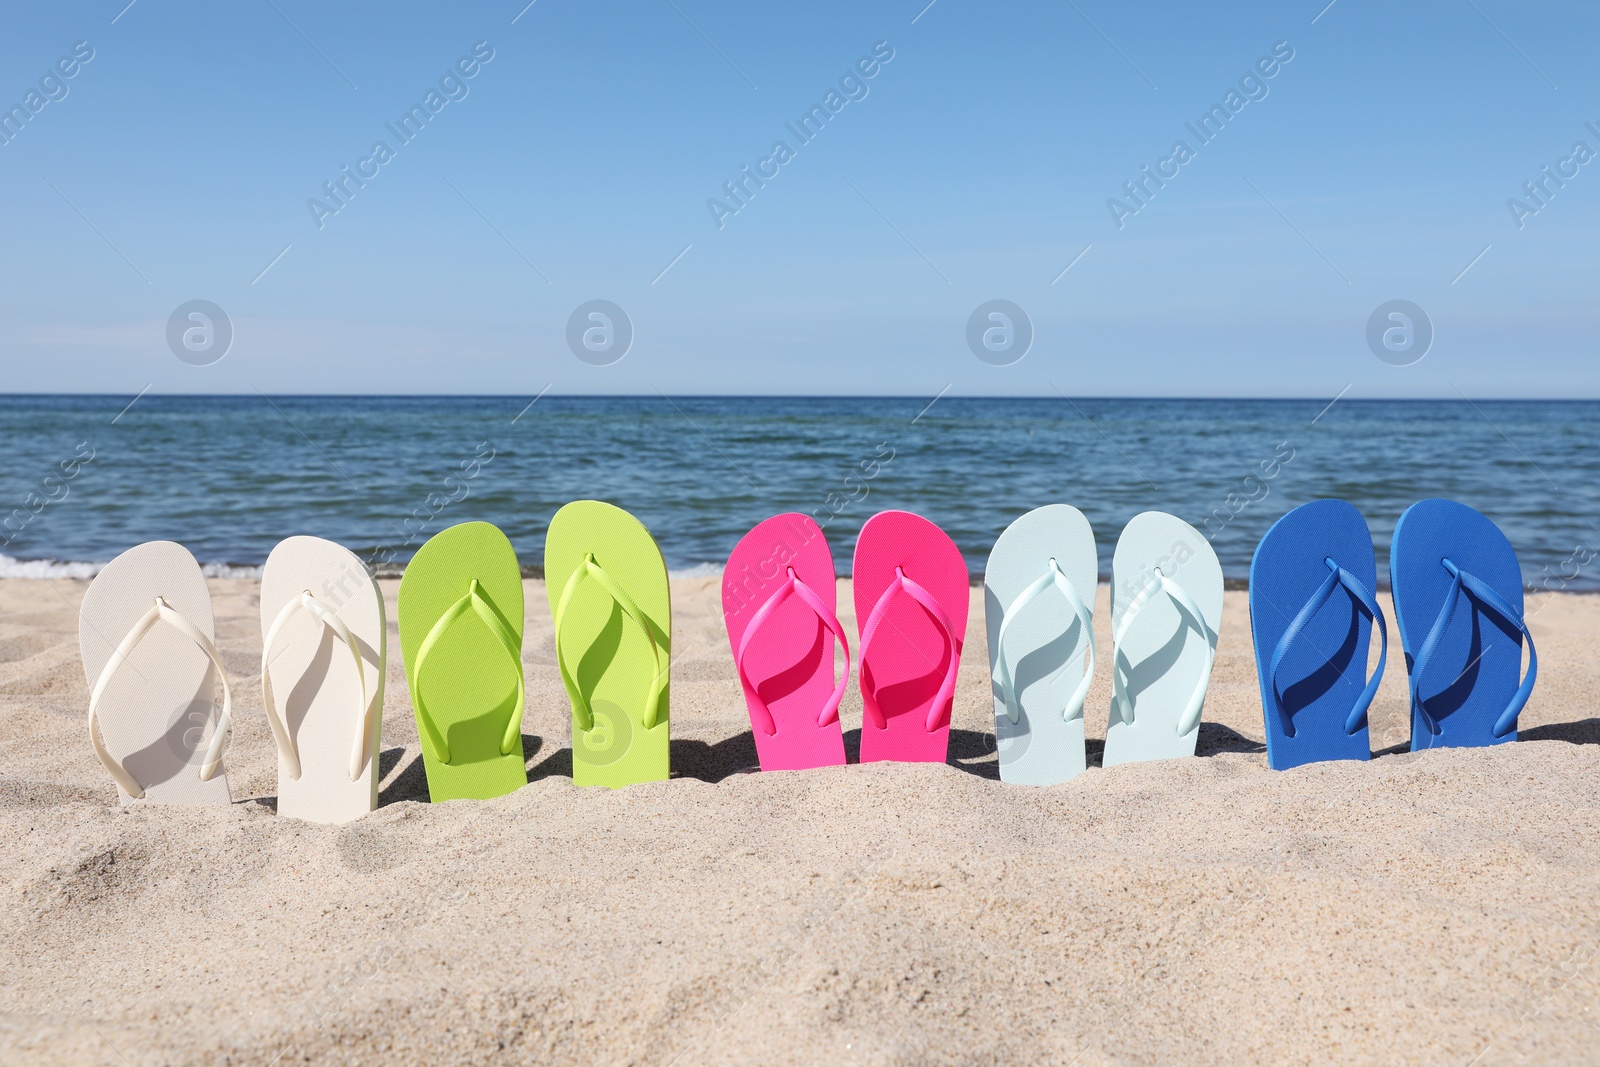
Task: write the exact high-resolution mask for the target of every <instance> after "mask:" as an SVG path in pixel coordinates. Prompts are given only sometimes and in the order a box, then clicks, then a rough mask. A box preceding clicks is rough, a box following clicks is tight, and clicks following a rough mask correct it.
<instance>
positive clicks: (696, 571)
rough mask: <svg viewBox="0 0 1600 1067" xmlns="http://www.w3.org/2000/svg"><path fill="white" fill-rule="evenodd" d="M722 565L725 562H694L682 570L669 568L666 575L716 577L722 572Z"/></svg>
mask: <svg viewBox="0 0 1600 1067" xmlns="http://www.w3.org/2000/svg"><path fill="white" fill-rule="evenodd" d="M724 566H726V564H722V563H696V564H695V565H694V566H692V567H685V568H683V569H682V570H676V571H674V570H669V571H667V577H668V578H716V577H719V576H720V575H721V574H722V568H723V567H724Z"/></svg>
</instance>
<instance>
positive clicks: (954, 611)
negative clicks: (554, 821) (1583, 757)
mask: <svg viewBox="0 0 1600 1067" xmlns="http://www.w3.org/2000/svg"><path fill="white" fill-rule="evenodd" d="M1391 571H1392V574H1393V587H1394V589H1395V604H1396V614H1397V616H1398V618H1399V620H1400V626H1401V633H1402V639H1403V643H1404V645H1405V648H1406V652H1407V665H1408V667H1409V668H1410V672H1411V698H1412V712H1413V747H1414V748H1424V747H1436V746H1439V745H1451V744H1488V743H1493V742H1494V741H1499V740H1508V739H1513V738H1514V737H1515V728H1516V719H1517V715H1518V713H1519V712H1520V711H1521V709H1522V707H1523V705H1524V704H1526V702H1527V699H1528V695H1529V694H1530V693H1531V691H1532V688H1533V684H1534V680H1535V678H1536V676H1537V658H1536V654H1535V653H1534V652H1533V647H1532V637H1531V635H1529V634H1528V631H1527V626H1526V623H1525V622H1524V620H1523V618H1522V586H1521V577H1520V569H1519V568H1518V565H1517V561H1516V556H1515V553H1514V552H1513V551H1512V549H1511V546H1510V543H1509V542H1508V541H1507V540H1506V539H1505V537H1504V535H1503V534H1501V533H1500V532H1499V530H1498V529H1496V528H1495V527H1494V525H1493V524H1492V523H1491V522H1490V521H1489V520H1488V519H1486V518H1484V517H1483V516H1482V515H1479V514H1478V513H1477V512H1475V511H1472V510H1471V509H1470V508H1466V507H1465V506H1463V505H1460V504H1455V503H1453V502H1450V501H1437V500H1434V501H1424V502H1422V503H1421V504H1418V505H1416V506H1414V507H1413V508H1411V509H1410V510H1408V511H1407V512H1406V514H1405V515H1404V516H1402V518H1401V520H1400V523H1399V524H1398V525H1397V527H1396V532H1395V539H1394V548H1393V551H1392V553H1391ZM1441 575H1442V577H1441ZM852 577H853V582H852V587H853V593H854V599H855V609H856V618H857V620H858V623H859V645H858V649H859V658H860V664H861V666H860V670H859V683H860V688H861V694H862V704H863V723H862V732H861V759H862V760H863V761H866V762H871V761H875V760H902V761H929V762H943V761H944V760H945V758H946V754H947V749H948V740H949V728H950V714H951V708H952V704H953V698H954V692H955V686H956V680H957V673H958V670H959V667H960V657H961V648H962V644H963V642H964V639H965V633H966V621H967V605H968V575H967V569H966V564H965V562H964V560H963V559H962V556H961V553H960V552H959V550H958V549H957V548H956V546H955V544H954V543H953V542H952V541H951V540H950V538H949V537H948V536H946V535H945V534H944V533H943V531H941V530H940V529H939V528H938V527H937V526H935V525H934V524H933V523H931V522H929V521H928V520H926V519H924V518H921V517H920V516H917V515H913V514H911V513H909V512H901V511H888V512H883V513H880V514H878V515H876V516H874V517H873V518H872V519H870V520H869V521H868V522H867V523H866V525H865V526H864V527H863V528H862V531H861V535H860V537H859V539H858V541H857V544H856V550H855V557H854V561H853V567H852ZM545 578H546V590H547V594H548V596H549V600H550V610H551V615H552V618H553V621H554V623H555V652H556V659H557V663H558V666H559V670H560V674H561V679H562V683H563V685H564V687H565V689H566V691H567V695H568V697H569V699H570V701H571V706H572V731H573V778H574V781H575V782H576V783H577V784H580V785H607V786H621V785H627V784H631V783H635V782H644V781H659V780H662V779H665V778H666V777H667V775H668V771H669V746H668V732H669V714H668V713H669V707H668V693H669V685H668V682H669V675H670V664H671V604H670V599H669V594H668V586H667V575H666V566H665V563H664V561H663V560H662V557H661V553H660V551H659V549H658V548H657V546H656V544H655V541H654V540H653V539H652V538H651V536H650V534H649V532H648V531H647V530H646V529H645V528H644V526H643V525H642V524H640V523H639V522H638V520H637V519H635V518H633V516H631V515H629V514H628V513H627V512H625V511H622V510H621V509H619V508H616V507H614V506H612V505H610V504H605V503H601V502H598V501H578V502H575V503H572V504H569V505H567V506H566V507H564V508H562V509H561V511H559V512H558V513H557V514H556V516H555V518H554V519H553V520H552V522H551V525H550V531H549V534H548V537H547V540H546V546H545ZM1097 578H1098V558H1097V554H1096V548H1095V539H1094V534H1093V531H1092V530H1091V528H1090V526H1089V523H1088V520H1087V519H1086V518H1085V517H1084V516H1083V514H1082V513H1081V512H1079V511H1078V510H1077V509H1075V508H1072V507H1069V506H1067V505H1064V504H1056V505H1049V506H1046V507H1043V508H1038V509H1036V510H1034V511H1031V512H1029V513H1028V514H1026V515H1023V516H1022V517H1020V518H1019V519H1017V520H1016V521H1015V522H1013V523H1012V524H1011V525H1010V526H1009V527H1008V528H1007V529H1006V531H1005V532H1004V533H1003V534H1002V535H1001V536H1000V538H999V540H998V541H997V542H996V543H995V546H994V549H993V550H992V552H991V553H990V556H989V560H988V565H987V567H986V571H985V580H984V601H985V616H986V623H987V630H988V645H989V653H990V680H991V684H992V689H993V693H994V701H995V712H994V714H995V736H996V747H997V749H998V752H999V763H1000V774H1001V777H1002V778H1003V779H1004V780H1005V781H1008V782H1016V783H1025V784H1036V785H1045V784H1052V783H1056V782H1061V781H1065V780H1067V779H1070V778H1072V777H1073V776H1075V775H1076V774H1078V773H1080V772H1081V771H1082V770H1083V769H1084V767H1085V765H1086V753H1085V745H1084V732H1083V707H1084V703H1085V700H1086V697H1087V695H1088V692H1089V688H1090V684H1091V682H1092V679H1093V677H1094V670H1095V661H1096V660H1095V648H1094V636H1093V611H1094V590H1095V585H1096V582H1097ZM1375 586H1376V573H1375V563H1374V553H1373V548H1372V541H1371V537H1370V534H1369V533H1368V531H1367V527H1366V524H1365V521H1364V520H1362V518H1361V516H1360V514H1359V513H1358V512H1356V511H1355V509H1354V508H1352V507H1351V506H1350V505H1348V504H1345V503H1344V502H1342V501H1319V502H1316V503H1313V504H1308V505H1305V506H1304V507H1302V508H1298V509H1296V510H1295V511H1293V512H1291V513H1290V514H1289V515H1287V516H1285V517H1284V518H1283V519H1282V520H1280V521H1279V522H1278V524H1277V525H1275V526H1274V527H1273V529H1272V530H1271V531H1269V533H1268V534H1267V536H1266V538H1264V539H1263V541H1262V543H1261V546H1260V547H1259V548H1258V550H1257V553H1256V557H1255V561H1254V563H1253V565H1252V570H1251V618H1252V629H1253V631H1254V637H1255V642H1256V657H1257V661H1258V664H1259V665H1260V669H1261V679H1262V696H1263V704H1264V706H1265V714H1266V726H1267V748H1268V758H1269V763H1270V764H1271V766H1273V767H1275V768H1285V767H1290V766H1295V765H1298V764H1302V763H1306V762H1311V761H1314V760H1321V759H1339V758H1362V759H1364V758H1367V756H1368V754H1369V753H1368V747H1367V731H1366V710H1367V708H1368V706H1369V705H1370V704H1371V702H1372V698H1373V696H1374V695H1375V694H1376V692H1377V686H1378V683H1379V681H1380V679H1381V676H1382V671H1383V666H1384V663H1385V661H1386V657H1387V643H1388V642H1387V627H1386V625H1385V624H1384V621H1383V615H1382V612H1381V610H1380V608H1379V606H1378V604H1377V601H1376V599H1375V597H1374V595H1373V589H1374V588H1375ZM1222 589H1223V584H1222V570H1221V566H1220V565H1219V563H1218V561H1217V558H1216V555H1215V553H1214V552H1213V551H1212V549H1211V547H1210V544H1209V542H1208V541H1207V540H1206V538H1205V537H1204V536H1203V535H1202V534H1200V532H1199V531H1197V530H1196V529H1194V527H1192V526H1190V525H1189V524H1188V523H1185V522H1183V521H1182V520H1181V519H1178V518H1176V517H1175V516H1172V515H1167V514H1164V513H1160V512H1146V513H1144V514H1141V515H1138V516H1136V517H1135V518H1134V519H1133V520H1131V521H1130V522H1129V523H1128V525H1127V527H1126V528H1125V529H1124V530H1123V532H1122V535H1121V537H1120V538H1119V540H1118V543H1117V548H1116V551H1115V554H1114V556H1113V560H1112V583H1111V591H1110V606H1111V616H1112V618H1111V623H1112V626H1111V628H1112V635H1113V636H1112V645H1113V676H1112V698H1111V707H1110V717H1109V726H1108V729H1107V734H1106V745H1105V755H1104V758H1103V760H1102V762H1103V764H1104V765H1106V766H1111V765H1115V764H1118V763H1127V762H1134V761H1140V760H1150V759H1165V758H1173V757H1179V756H1186V755H1193V754H1194V751H1195V743H1196V739H1197V737H1198V733H1199V724H1200V718H1201V714H1202V711H1203V707H1204V702H1205V696H1206V690H1207V687H1208V685H1209V682H1210V677H1211V670H1212V666H1213V664H1214V662H1215V655H1216V646H1217V640H1218V636H1219V633H1220V628H1221V621H1222V596H1223V593H1222ZM1340 590H1342V591H1343V593H1344V596H1343V597H1336V595H1335V594H1336V593H1338V592H1339V591H1340ZM722 592H723V609H724V616H725V620H726V622H727V628H728V637H729V642H730V645H731V647H732V651H733V657H734V663H735V667H736V670H737V674H738V677H739V680H740V685H741V687H742V689H743V692H744V695H745V699H746V703H747V706H748V709H749V714H750V721H751V728H752V733H753V736H754V739H755V744H756V749H757V754H758V757H759V759H760V763H761V766H762V768H763V769H765V770H781V769H800V768H807V767H819V766H828V765H838V764H842V763H844V762H845V752H844V742H843V732H842V726H841V724H840V722H839V706H840V703H841V701H842V699H843V697H844V695H845V693H846V692H847V690H848V686H849V681H850V675H851V657H850V650H849V642H848V639H847V638H846V636H845V633H844V629H843V626H842V625H841V623H840V621H839V619H838V615H837V586H836V574H835V569H834V563H833V556H832V553H831V551H830V550H829V548H828V544H827V539H826V537H825V536H824V535H823V532H822V530H821V528H820V527H819V526H818V525H817V524H816V522H815V521H814V520H812V519H811V518H810V517H808V516H805V515H800V514H788V515H779V516H775V517H773V518H771V519H768V520H767V521H765V522H763V523H761V524H760V525H758V526H757V527H756V528H755V529H753V530H752V531H751V532H750V533H749V534H747V535H746V536H745V537H744V538H743V539H742V540H741V541H740V543H739V545H738V546H737V547H736V548H735V550H734V551H733V553H732V554H731V555H730V557H729V561H728V565H727V569H726V572H725V574H724V580H723V589H722ZM260 611H261V627H262V633H263V635H264V636H263V642H262V645H263V648H262V662H261V684H262V690H263V700H264V704H265V708H266V713H267V719H268V722H269V724H270V726H271V729H272V733H273V737H274V740H275V742H276V744H277V748H278V765H279V775H278V777H279V796H278V810H279V812H280V813H282V814H285V815H292V816H298V817H301V818H306V819H311V820H315V821H324V822H342V821H346V820H348V819H352V818H355V817H357V816H359V815H361V814H364V813H365V812H367V811H370V810H371V809H372V808H373V807H374V806H375V804H376V800H377V785H378V773H377V767H376V752H377V744H378V738H379V732H380V730H381V722H380V717H381V712H382V706H383V689H384V674H385V668H386V661H387V654H386V638H385V633H386V622H385V617H384V606H383V600H382V597H381V595H380V594H379V592H378V589H377V586H376V583H375V582H373V580H372V579H371V577H370V576H369V575H368V572H367V570H366V568H365V567H364V566H363V565H362V563H361V562H360V560H359V559H357V557H356V556H355V555H354V554H353V553H351V552H349V551H348V550H347V549H344V548H342V547H341V546H339V545H336V544H333V543H332V542H329V541H324V540H321V539H319V538H312V537H293V538H290V539H288V540H286V541H284V542H283V543H281V544H280V545H279V546H278V547H277V548H276V549H274V551H273V553H272V555H271V556H270V557H269V559H268V561H267V564H266V566H265V568H264V570H263V574H262V580H261V604H260ZM399 614H400V618H399V630H400V638H401V646H402V653H403V655H404V658H405V665H406V677H407V682H408V684H409V687H410V691H411V696H412V706H413V710H414V713H415V716H416V720H417V729H418V734H419V737H420V741H421V749H422V756H423V763H424V768H425V771H426V774H427V780H428V788H429V793H430V796H431V797H432V799H434V800H445V799H453V798H488V797H494V796H499V795H502V794H504V793H507V792H510V791H512V790H514V789H516V788H518V787H520V786H521V785H523V784H525V783H526V781H527V777H526V770H525V763H524V759H523V755H522V745H521V723H522V712H523V708H524V705H525V697H524V689H523V672H522V659H521V649H522V634H523V618H524V605H523V587H522V580H521V571H520V567H519V564H518V562H517V558H516V554H515V552H514V550H513V549H512V547H511V544H510V542H509V541H508V540H507V539H506V537H505V535H504V534H503V533H501V532H500V531H499V530H498V529H497V528H495V527H494V526H491V525H489V524H488V523H482V522H470V523H464V524H462V525H459V526H455V527H452V528H450V529H448V530H445V531H443V532H441V533H440V534H438V535H436V536H435V537H434V538H432V539H431V540H429V541H428V542H427V544H425V545H424V546H423V547H422V548H421V549H420V550H419V551H418V553H417V555H416V557H415V559H413V561H412V563H411V564H410V566H408V567H407V569H406V572H405V576H404V578H403V579H402V580H401V583H400V591H399ZM163 624H165V625H163ZM1374 624H1375V625H1376V626H1377V628H1378V630H1379V635H1380V637H1381V639H1382V645H1381V647H1380V652H1379V660H1378V668H1377V671H1376V673H1374V674H1373V675H1371V677H1370V678H1368V676H1367V673H1366V663H1367V659H1368V643H1369V639H1370V630H1371V628H1372V627H1373V625H1374ZM214 632H215V631H214V626H213V622H212V617H211V602H210V595H209V593H208V591H207V589H206V585H205V580H204V577H203V575H202V572H201V570H200V567H199V565H198V564H197V563H196V562H195V560H194V557H193V556H192V555H190V554H189V553H188V551H187V550H185V549H184V548H183V547H182V546H180V545H177V544H174V543H172V542H165V541H163V542H151V543H149V544H145V545H141V546H138V547H137V548H135V549H132V550H130V551H128V552H126V553H124V554H123V555H122V556H119V557H118V558H117V559H116V560H114V561H112V563H110V564H108V565H107V566H106V567H105V569H104V570H102V571H101V573H100V575H99V576H98V577H97V578H96V580H95V582H94V583H93V585H92V586H91V587H90V589H89V590H88V592H87V593H86V594H85V597H84V603H83V607H82V612H81V622H80V638H81V643H82V649H83V662H84V668H85V672H86V675H87V677H88V679H89V683H90V686H91V697H90V704H89V734H90V738H91V741H92V743H93V745H94V749H95V752H96V754H97V755H98V756H99V758H100V760H101V762H102V763H103V764H104V766H105V767H106V769H107V771H108V772H109V773H110V774H111V776H112V778H113V779H114V780H115V781H116V783H117V786H118V789H119V792H120V794H121V796H122V799H123V801H124V803H127V802H129V801H131V800H134V799H148V800H158V801H169V802H179V803H227V802H228V801H229V799H230V797H229V791H228V786H227V780H226V776H225V774H224V773H223V772H222V754H223V750H224V748H225V746H226V743H227V740H228V735H229V726H230V721H231V707H232V696H231V690H230V688H229V684H228V680H227V673H226V671H225V669H224V668H223V665H222V663H221V660H220V659H219V658H218V656H217V652H216V649H215V647H214V644H213V640H214ZM1524 640H1526V641H1527V642H1528V645H1529V653H1530V661H1529V667H1528V671H1527V674H1526V676H1525V677H1523V678H1522V680H1521V681H1520V682H1519V681H1518V676H1519V674H1520V673H1521V645H1522V642H1523V641H1524ZM836 646H837V649H838V651H839V652H841V653H842V655H843V660H844V664H843V671H842V673H840V672H838V671H837V669H836V665H835V659H836V651H835V650H836ZM1413 650H1415V651H1413ZM1430 672H1431V673H1430ZM836 674H837V677H835V676H836ZM1430 677H1433V678H1434V684H1425V679H1427V678H1430ZM1440 678H1443V679H1445V681H1444V682H1443V684H1438V679H1440ZM218 684H220V685H221V687H222V703H221V706H220V711H219V709H218V707H217V705H216V702H215V689H216V687H217V685H218ZM1508 686H1509V687H1510V688H1509V689H1508ZM1502 690H1506V691H1505V692H1502ZM1513 690H1514V691H1513Z"/></svg>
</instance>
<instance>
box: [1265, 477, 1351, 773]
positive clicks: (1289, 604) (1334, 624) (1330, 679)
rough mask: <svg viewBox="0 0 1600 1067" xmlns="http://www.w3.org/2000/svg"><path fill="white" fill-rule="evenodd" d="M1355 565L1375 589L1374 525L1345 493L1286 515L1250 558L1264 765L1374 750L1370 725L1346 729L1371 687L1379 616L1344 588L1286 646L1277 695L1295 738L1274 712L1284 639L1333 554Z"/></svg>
mask: <svg viewBox="0 0 1600 1067" xmlns="http://www.w3.org/2000/svg"><path fill="white" fill-rule="evenodd" d="M1328 559H1332V560H1333V561H1334V562H1336V563H1337V564H1338V565H1339V566H1341V567H1343V568H1344V569H1345V570H1347V571H1349V572H1350V573H1351V574H1352V575H1354V576H1355V577H1356V579H1357V580H1358V581H1360V582H1361V583H1362V584H1363V585H1365V586H1366V588H1367V589H1368V590H1376V589H1377V587H1378V567H1377V562H1376V559H1375V557H1374V555H1373V550H1372V533H1371V531H1370V530H1368V528H1367V521H1366V519H1364V518H1362V517H1361V512H1359V511H1357V510H1356V509H1355V507H1353V506H1352V505H1350V504H1348V503H1346V502H1345V501H1343V500H1315V501H1312V502H1311V503H1309V504H1303V505H1301V506H1300V507H1297V508H1295V509H1294V510H1293V511H1291V512H1289V513H1288V514H1287V515H1285V516H1283V518H1281V519H1279V520H1278V521H1277V522H1276V523H1275V524H1274V525H1273V526H1272V528H1271V529H1270V530H1268V531H1267V533H1266V536H1265V537H1263V538H1262V539H1261V543H1260V544H1259V545H1258V546H1256V551H1255V556H1254V557H1253V558H1252V559H1251V562H1250V631H1251V636H1252V640H1253V641H1254V644H1255V654H1256V668H1257V671H1258V673H1259V675H1260V681H1261V702H1262V708H1263V711H1264V716H1265V724H1266V737H1267V765H1268V766H1270V767H1271V768H1273V769H1274V770H1280V771H1281V770H1287V769H1288V768H1290V767H1299V766H1301V765H1303V764H1306V763H1316V762H1320V761H1323V760H1346V759H1353V760H1364V759H1369V758H1371V751H1370V748H1369V744H1368V737H1367V727H1366V725H1365V724H1363V725H1362V726H1361V728H1360V729H1358V730H1357V731H1356V732H1355V733H1353V734H1352V733H1347V732H1346V731H1345V723H1346V720H1347V719H1348V718H1349V716H1350V712H1351V710H1352V709H1353V708H1354V707H1355V705H1356V702H1357V700H1358V699H1359V698H1360V696H1361V692H1362V690H1363V689H1364V688H1365V687H1366V681H1367V658H1368V650H1369V644H1370V639H1371V636H1372V623H1371V622H1370V621H1369V620H1368V619H1367V617H1366V615H1365V614H1363V613H1362V612H1361V610H1360V609H1359V608H1357V606H1356V603H1355V601H1354V600H1353V599H1352V598H1351V597H1350V596H1349V595H1348V594H1347V593H1345V591H1344V590H1343V589H1342V588H1336V589H1335V590H1334V592H1333V595H1332V596H1331V597H1330V598H1329V599H1328V601H1327V602H1326V603H1325V604H1324V605H1323V606H1322V608H1321V609H1320V610H1318V612H1317V613H1316V614H1315V615H1313V616H1312V617H1311V619H1310V620H1309V621H1308V622H1307V623H1306V624H1305V626H1304V627H1303V628H1302V630H1301V631H1300V634H1299V635H1298V636H1297V637H1296V638H1295V640H1294V641H1293V642H1292V643H1291V644H1290V645H1289V647H1288V650H1287V651H1286V652H1285V653H1284V658H1283V662H1282V663H1281V664H1280V666H1279V668H1278V680H1277V684H1278V695H1279V698H1280V699H1281V700H1282V703H1283V707H1284V710H1285V711H1286V712H1287V713H1288V714H1289V716H1290V723H1291V725H1292V727H1293V730H1294V736H1293V737H1290V736H1288V734H1287V733H1286V731H1285V728H1284V724H1283V723H1282V722H1281V720H1280V718H1279V716H1278V715H1277V714H1275V713H1274V710H1273V693H1272V684H1273V683H1272V680H1271V679H1270V678H1269V677H1268V675H1269V672H1270V668H1271V664H1272V657H1273V655H1274V653H1275V652H1276V650H1277V647H1278V643H1279V641H1280V640H1281V639H1282V638H1283V635H1284V632H1285V631H1286V630H1288V628H1289V624H1290V623H1292V622H1293V621H1294V619H1295V617H1296V616H1298V615H1299V614H1300V611H1301V609H1302V608H1304V607H1305V605H1306V604H1307V603H1308V602H1309V601H1310V600H1311V599H1312V597H1313V596H1314V595H1315V594H1316V593H1317V591H1318V589H1319V588H1320V587H1321V586H1322V585H1323V584H1324V583H1325V582H1326V581H1327V580H1328V577H1329V575H1330V573H1331V572H1330V571H1329V570H1328V566H1327V564H1326V562H1325V561H1326V560H1328Z"/></svg>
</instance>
